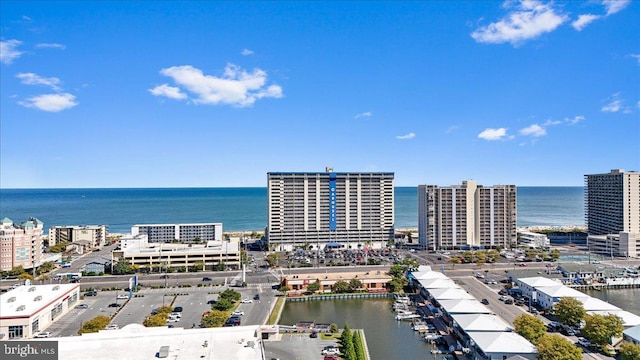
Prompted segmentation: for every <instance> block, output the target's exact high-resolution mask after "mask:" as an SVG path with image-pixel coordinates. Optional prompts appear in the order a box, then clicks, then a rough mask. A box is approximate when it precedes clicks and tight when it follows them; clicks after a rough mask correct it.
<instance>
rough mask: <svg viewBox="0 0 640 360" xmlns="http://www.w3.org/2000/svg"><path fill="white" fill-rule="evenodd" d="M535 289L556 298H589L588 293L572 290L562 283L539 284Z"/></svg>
mask: <svg viewBox="0 0 640 360" xmlns="http://www.w3.org/2000/svg"><path fill="white" fill-rule="evenodd" d="M536 290H537V291H538V292H539V293H543V294H546V295H548V296H550V297H554V298H555V297H557V298H562V297H573V298H576V299H579V298H589V295H587V294H585V293H582V292H580V291H578V290H574V289H572V288H570V287H568V286H565V285H562V284H558V285H555V286H540V287H536Z"/></svg>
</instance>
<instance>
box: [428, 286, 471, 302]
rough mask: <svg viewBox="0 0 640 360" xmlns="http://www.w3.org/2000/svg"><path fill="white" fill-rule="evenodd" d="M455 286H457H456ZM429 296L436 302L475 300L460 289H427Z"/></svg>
mask: <svg viewBox="0 0 640 360" xmlns="http://www.w3.org/2000/svg"><path fill="white" fill-rule="evenodd" d="M456 286H457V285H456ZM428 291H429V293H430V294H431V296H433V297H434V298H435V299H436V300H438V301H440V300H464V299H467V300H475V298H474V297H473V296H471V295H469V293H467V292H466V291H464V290H462V288H460V287H455V288H451V289H429V290H428Z"/></svg>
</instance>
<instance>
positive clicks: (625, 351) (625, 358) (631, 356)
mask: <svg viewBox="0 0 640 360" xmlns="http://www.w3.org/2000/svg"><path fill="white" fill-rule="evenodd" d="M618 354H620V360H638V359H640V345H637V344H632V343H630V342H626V341H624V342H622V344H620V350H618Z"/></svg>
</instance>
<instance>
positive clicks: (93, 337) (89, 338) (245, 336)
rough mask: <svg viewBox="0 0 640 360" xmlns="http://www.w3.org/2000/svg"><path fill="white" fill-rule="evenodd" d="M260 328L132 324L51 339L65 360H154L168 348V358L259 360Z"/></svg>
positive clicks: (262, 356)
mask: <svg viewBox="0 0 640 360" xmlns="http://www.w3.org/2000/svg"><path fill="white" fill-rule="evenodd" d="M258 330H259V326H257V325H256V326H234V327H223V328H206V329H184V328H167V327H164V326H163V327H151V328H147V327H144V326H142V325H140V324H131V325H127V326H125V327H123V328H122V329H119V330H102V331H100V332H98V333H90V334H84V335H82V336H70V337H61V338H52V339H51V340H56V341H58V344H59V353H60V354H62V355H63V357H64V359H65V360H85V359H92V360H101V359H104V360H113V359H157V358H158V356H157V354H158V352H159V351H160V348H161V347H164V346H168V357H167V358H168V359H200V358H204V359H211V360H228V359H237V360H262V359H263V358H264V356H265V355H264V350H263V347H262V343H261V340H260V339H259V337H258V333H259V331H258Z"/></svg>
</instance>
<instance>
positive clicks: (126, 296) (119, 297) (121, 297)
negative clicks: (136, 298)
mask: <svg viewBox="0 0 640 360" xmlns="http://www.w3.org/2000/svg"><path fill="white" fill-rule="evenodd" d="M128 298H129V295H127V294H118V299H128Z"/></svg>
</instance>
